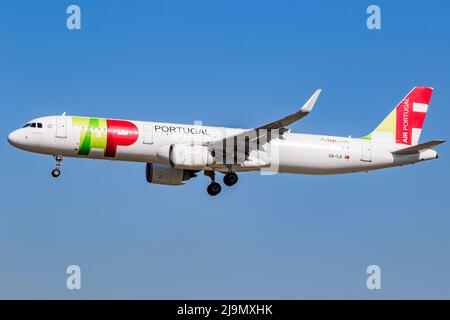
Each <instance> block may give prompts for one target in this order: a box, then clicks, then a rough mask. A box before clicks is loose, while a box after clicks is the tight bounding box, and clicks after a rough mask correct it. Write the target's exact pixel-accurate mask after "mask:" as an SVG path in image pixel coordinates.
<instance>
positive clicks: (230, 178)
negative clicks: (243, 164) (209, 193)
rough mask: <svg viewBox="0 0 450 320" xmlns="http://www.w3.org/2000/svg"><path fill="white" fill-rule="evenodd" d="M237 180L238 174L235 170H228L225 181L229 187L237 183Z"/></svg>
mask: <svg viewBox="0 0 450 320" xmlns="http://www.w3.org/2000/svg"><path fill="white" fill-rule="evenodd" d="M236 182H238V175H237V174H236V173H234V172H228V173H227V174H226V175H224V176H223V183H225V184H226V185H227V186H229V187H231V186H232V185H235V184H236Z"/></svg>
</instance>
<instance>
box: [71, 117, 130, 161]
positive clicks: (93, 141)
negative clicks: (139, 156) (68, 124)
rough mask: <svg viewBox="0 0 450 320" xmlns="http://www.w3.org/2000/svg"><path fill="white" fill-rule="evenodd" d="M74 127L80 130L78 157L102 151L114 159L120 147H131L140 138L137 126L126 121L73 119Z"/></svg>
mask: <svg viewBox="0 0 450 320" xmlns="http://www.w3.org/2000/svg"><path fill="white" fill-rule="evenodd" d="M72 125H73V126H75V127H79V128H80V146H79V149H78V155H84V156H87V155H89V153H90V152H91V149H102V150H104V156H105V157H108V158H114V157H115V156H116V152H117V147H118V146H123V147H127V146H131V145H132V144H133V143H135V142H136V141H137V140H138V137H139V130H138V128H137V127H136V125H135V124H134V123H132V122H130V121H125V120H110V119H100V118H82V117H72Z"/></svg>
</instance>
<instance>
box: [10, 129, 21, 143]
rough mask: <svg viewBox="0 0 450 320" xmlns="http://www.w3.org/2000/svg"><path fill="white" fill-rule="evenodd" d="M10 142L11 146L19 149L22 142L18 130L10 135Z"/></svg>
mask: <svg viewBox="0 0 450 320" xmlns="http://www.w3.org/2000/svg"><path fill="white" fill-rule="evenodd" d="M8 142H9V144H10V145H12V146H14V147H17V145H18V144H19V142H20V134H19V132H18V130H14V131H13V132H11V133H10V134H9V135H8Z"/></svg>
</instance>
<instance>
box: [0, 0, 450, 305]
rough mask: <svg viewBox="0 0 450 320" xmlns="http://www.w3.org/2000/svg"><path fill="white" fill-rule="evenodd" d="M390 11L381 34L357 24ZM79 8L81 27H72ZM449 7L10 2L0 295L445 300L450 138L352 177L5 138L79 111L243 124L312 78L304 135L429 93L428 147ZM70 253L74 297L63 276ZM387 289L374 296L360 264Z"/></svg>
mask: <svg viewBox="0 0 450 320" xmlns="http://www.w3.org/2000/svg"><path fill="white" fill-rule="evenodd" d="M372 3H376V4H378V5H379V6H380V7H381V12H382V29H381V30H377V31H370V30H368V29H367V28H366V19H367V16H368V15H367V14H366V8H367V6H368V5H369V4H372ZM70 4H78V5H79V6H80V7H81V10H82V29H81V30H78V31H69V30H67V28H66V26H65V20H66V17H67V14H66V13H65V11H66V8H67V6H68V5H70ZM449 11H450V4H449V3H448V1H429V2H426V3H425V2H422V1H408V2H407V3H406V2H400V1H395V2H394V1H376V2H368V1H339V2H338V1H321V2H318V1H151V2H147V1H134V2H131V3H130V2H124V1H110V0H109V1H56V0H55V1H39V2H36V1H20V2H18V1H14V2H13V1H11V2H9V3H8V4H6V3H3V4H2V5H1V10H0V35H1V36H0V41H1V48H2V50H0V64H1V70H2V72H0V106H1V111H2V115H1V117H0V123H1V126H0V132H1V136H2V137H3V138H2V139H0V168H1V169H0V170H1V176H2V181H1V183H0V194H1V199H2V201H1V202H2V204H1V207H0V208H1V209H0V212H1V213H0V252H1V257H2V258H1V260H0V298H44V299H46V298H62V299H73V298H85V299H90V298H138V299H145V298H149V299H166V298H167V299H170V298H178V299H196V298H199V299H203V298H208V299H216V298H224V299H227V298H237V299H241V298H256V299H258V298H263V299H266V298H267V299H269V298H271V299H280V298H286V299H302V298H361V299H379V298H438V299H440V298H447V299H449V298H450V271H449V270H450V251H449V247H450V233H449V231H448V226H449V225H450V216H449V209H448V205H449V198H448V181H449V178H450V175H449V169H448V168H449V159H450V155H449V146H448V143H447V144H444V145H442V146H440V147H439V152H440V158H439V159H438V160H436V161H431V162H428V163H422V164H417V165H414V166H408V167H403V168H395V169H388V170H385V171H378V172H371V173H367V174H354V175H347V176H327V177H314V176H312V177H311V176H301V175H283V174H279V175H275V176H260V175H259V174H258V173H249V174H242V175H241V176H240V181H239V183H238V184H237V185H236V186H234V187H233V188H225V187H224V190H223V191H222V193H221V194H220V196H218V197H215V198H211V197H209V196H208V195H207V193H206V191H205V188H206V186H207V184H208V182H209V181H208V178H206V177H203V176H199V177H198V178H197V179H195V180H191V181H189V183H187V184H186V185H185V186H183V187H176V188H171V187H165V186H158V185H149V184H147V183H146V181H145V176H144V172H145V171H144V165H143V164H135V163H124V162H111V161H94V160H77V159H65V161H64V166H63V173H62V176H61V177H60V178H59V179H57V180H55V179H53V178H52V177H51V176H50V170H51V169H52V167H53V160H52V159H51V157H48V156H43V155H37V154H31V153H26V152H23V151H20V150H17V149H14V148H12V147H11V146H9V145H8V144H7V141H6V136H7V134H8V133H9V132H10V131H12V130H14V129H15V128H17V127H19V126H21V125H22V124H24V123H25V122H26V121H27V120H30V119H32V118H36V117H38V116H42V115H53V114H60V113H62V112H64V111H66V112H68V113H70V114H76V115H90V116H103V117H111V118H125V119H135V120H155V121H168V122H169V121H170V122H179V123H193V122H194V121H195V120H202V121H203V123H204V124H207V125H224V126H231V127H252V126H257V125H260V124H264V123H266V122H268V121H272V120H274V119H278V118H279V117H280V116H284V115H286V114H288V113H290V112H292V111H294V110H296V108H297V107H298V106H299V105H301V104H302V103H303V102H304V101H305V100H306V99H307V98H308V97H309V96H310V95H311V94H312V92H313V91H314V90H315V89H317V88H322V89H323V92H322V95H321V97H320V99H319V101H318V103H317V105H316V108H315V109H314V112H313V114H312V115H311V116H309V117H308V118H306V119H304V120H302V121H301V122H299V123H296V124H294V125H293V126H292V129H293V130H294V131H296V132H308V133H318V134H332V135H349V134H351V135H353V136H363V135H365V134H367V133H368V132H370V131H371V130H372V129H373V128H374V127H375V126H376V125H377V124H378V123H379V122H380V121H381V120H382V119H383V118H384V117H385V116H386V115H387V114H388V112H389V111H390V110H391V109H392V108H393V107H394V106H395V104H396V103H397V102H398V101H400V99H401V98H403V97H404V96H405V95H406V93H407V92H408V91H409V90H410V89H411V88H412V87H413V86H415V85H425V86H433V87H434V88H435V91H434V95H433V97H432V100H431V107H430V109H429V112H428V116H427V120H426V122H425V127H424V131H423V134H422V137H421V139H422V141H426V140H431V139H435V138H443V139H446V138H448V137H449V129H448V128H449V126H448V120H449V116H450V111H449V108H448V106H449V101H450V91H449V84H450V76H449V70H450V63H449V56H450V38H449V37H448V35H449V33H450V22H449V21H448V12H449ZM71 264H77V265H79V266H80V267H81V270H82V290H80V291H69V290H67V289H66V287H65V281H66V274H65V270H66V267H67V266H68V265H71ZM372 264H377V265H379V266H380V267H381V270H382V289H381V290H379V291H377V290H374V291H369V290H368V289H367V288H366V278H367V274H366V268H367V266H369V265H372Z"/></svg>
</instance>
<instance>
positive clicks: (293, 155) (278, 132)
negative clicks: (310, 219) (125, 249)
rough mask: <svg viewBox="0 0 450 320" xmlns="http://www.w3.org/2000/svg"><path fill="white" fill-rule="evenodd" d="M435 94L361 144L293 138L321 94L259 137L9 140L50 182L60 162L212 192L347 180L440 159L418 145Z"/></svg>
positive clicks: (407, 106) (57, 124) (85, 132)
mask: <svg viewBox="0 0 450 320" xmlns="http://www.w3.org/2000/svg"><path fill="white" fill-rule="evenodd" d="M432 92H433V88H430V87H414V88H413V89H412V90H411V91H410V92H409V93H408V95H407V96H406V97H405V98H404V99H403V100H401V101H400V103H399V104H398V105H397V106H396V107H395V108H394V109H393V110H392V111H391V112H390V113H389V114H388V115H387V117H386V118H385V119H384V120H383V121H382V122H381V123H380V124H379V125H378V126H377V127H376V128H375V130H373V131H372V132H371V133H370V134H368V135H366V136H363V137H360V138H352V137H337V136H327V135H314V134H300V133H292V132H291V130H290V129H288V128H287V126H289V125H290V124H292V123H294V122H296V121H298V120H300V119H302V118H304V117H306V116H307V115H308V114H309V113H310V112H311V110H312V109H313V107H314V105H315V104H316V101H317V99H318V97H319V95H320V93H321V90H320V89H319V90H317V91H316V92H315V93H314V94H313V95H312V96H311V98H310V99H309V100H308V101H307V102H306V103H305V104H304V105H303V106H302V107H301V108H300V109H299V110H298V111H297V112H295V113H293V114H290V115H288V116H286V117H284V118H282V119H279V120H276V121H273V122H270V123H268V124H265V125H262V126H259V127H257V128H254V129H238V128H224V127H212V126H203V125H201V124H194V125H189V124H173V123H161V122H143V121H130V120H118V119H107V118H95V117H79V116H68V115H66V114H65V113H64V114H63V115H59V116H45V117H40V118H36V119H34V120H31V121H29V122H27V123H26V124H25V125H24V126H23V128H20V129H17V130H15V131H13V132H11V133H10V134H9V135H8V142H9V143H10V144H11V145H12V146H14V147H16V148H19V149H23V150H26V151H30V152H35V153H41V154H46V155H52V156H53V157H54V159H55V168H54V169H53V170H52V171H51V174H52V176H53V177H55V178H56V177H59V176H60V174H61V170H60V169H61V165H62V161H63V157H76V158H91V159H106V160H119V161H134V162H143V163H146V179H147V181H148V182H149V183H153V184H161V185H183V184H184V183H185V182H186V181H187V180H189V179H191V178H194V177H196V176H197V173H198V172H201V171H203V172H204V174H205V175H206V176H208V177H209V178H210V179H211V183H210V184H209V185H208V187H207V192H208V194H209V195H211V196H216V195H217V194H219V193H220V192H221V189H222V188H221V185H220V184H219V183H218V182H216V172H219V173H222V174H224V177H223V182H224V184H225V185H227V186H232V185H234V184H236V183H237V181H238V175H237V173H240V172H246V171H261V172H264V171H266V172H268V173H270V172H280V173H294V174H313V175H325V174H344V173H354V172H367V171H371V170H376V169H382V168H389V167H396V166H402V165H406V164H413V163H416V162H421V161H426V160H431V159H435V158H437V157H438V153H437V152H436V151H435V150H433V149H432V148H433V147H435V146H437V145H439V144H441V143H443V142H445V141H444V140H433V141H429V142H425V143H420V144H419V138H420V134H421V131H422V127H423V123H424V120H425V115H426V113H427V110H428V106H429V103H430V98H431V95H432Z"/></svg>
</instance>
